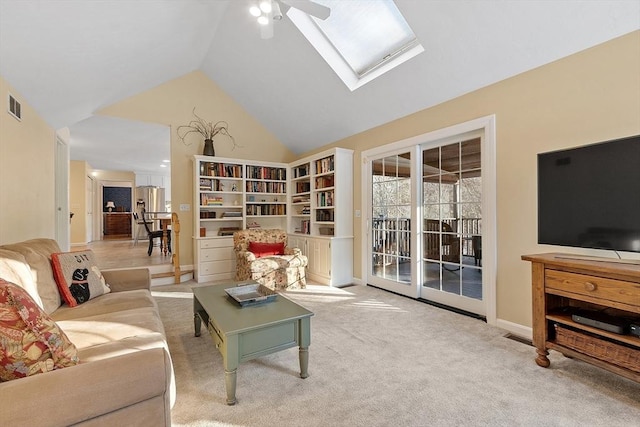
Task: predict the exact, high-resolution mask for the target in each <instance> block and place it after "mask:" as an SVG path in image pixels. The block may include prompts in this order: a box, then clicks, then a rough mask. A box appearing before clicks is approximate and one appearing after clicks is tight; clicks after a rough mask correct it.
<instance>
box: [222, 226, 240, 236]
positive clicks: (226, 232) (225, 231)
mask: <svg viewBox="0 0 640 427" xmlns="http://www.w3.org/2000/svg"><path fill="white" fill-rule="evenodd" d="M236 231H240V227H220V229H219V230H218V236H233V233H235V232H236Z"/></svg>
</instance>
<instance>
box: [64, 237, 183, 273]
mask: <svg viewBox="0 0 640 427" xmlns="http://www.w3.org/2000/svg"><path fill="white" fill-rule="evenodd" d="M148 248H149V243H148V240H140V241H138V244H137V245H134V244H133V240H116V239H109V240H96V241H94V242H91V243H89V244H88V245H87V246H76V247H73V248H72V249H71V250H83V249H91V250H92V251H93V253H94V255H95V256H96V261H97V263H98V267H100V268H103V269H109V268H131V267H148V266H157V265H164V264H167V265H170V264H171V254H168V255H162V254H161V253H160V248H158V247H154V248H153V252H152V253H151V256H148V255H147V249H148Z"/></svg>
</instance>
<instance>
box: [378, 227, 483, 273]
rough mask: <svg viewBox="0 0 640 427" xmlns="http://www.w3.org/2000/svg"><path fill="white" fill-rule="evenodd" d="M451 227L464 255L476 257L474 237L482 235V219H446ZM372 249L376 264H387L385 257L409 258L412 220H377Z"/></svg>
mask: <svg viewBox="0 0 640 427" xmlns="http://www.w3.org/2000/svg"><path fill="white" fill-rule="evenodd" d="M441 222H442V223H444V224H447V225H449V226H450V227H451V228H450V229H451V230H453V232H454V233H456V234H458V235H459V236H460V238H461V240H462V255H463V256H474V250H473V243H472V240H473V239H472V236H480V235H481V234H482V218H460V219H458V218H446V219H442V220H441ZM371 236H372V249H373V253H374V264H376V265H382V264H386V260H385V256H388V255H391V256H395V257H407V258H408V257H409V256H410V255H411V219H410V218H375V219H374V220H373V221H372V230H371Z"/></svg>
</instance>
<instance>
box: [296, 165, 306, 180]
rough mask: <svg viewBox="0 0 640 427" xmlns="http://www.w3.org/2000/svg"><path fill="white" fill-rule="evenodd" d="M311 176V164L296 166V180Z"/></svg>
mask: <svg viewBox="0 0 640 427" xmlns="http://www.w3.org/2000/svg"><path fill="white" fill-rule="evenodd" d="M308 175H309V164H308V163H306V164H304V165H300V166H296V167H295V168H293V177H294V178H302V177H305V176H308Z"/></svg>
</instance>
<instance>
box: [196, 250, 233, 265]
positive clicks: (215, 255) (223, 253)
mask: <svg viewBox="0 0 640 427" xmlns="http://www.w3.org/2000/svg"><path fill="white" fill-rule="evenodd" d="M235 257H236V254H235V253H234V252H233V249H231V248H208V249H202V250H200V259H199V260H198V261H199V262H206V261H218V260H225V259H235Z"/></svg>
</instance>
